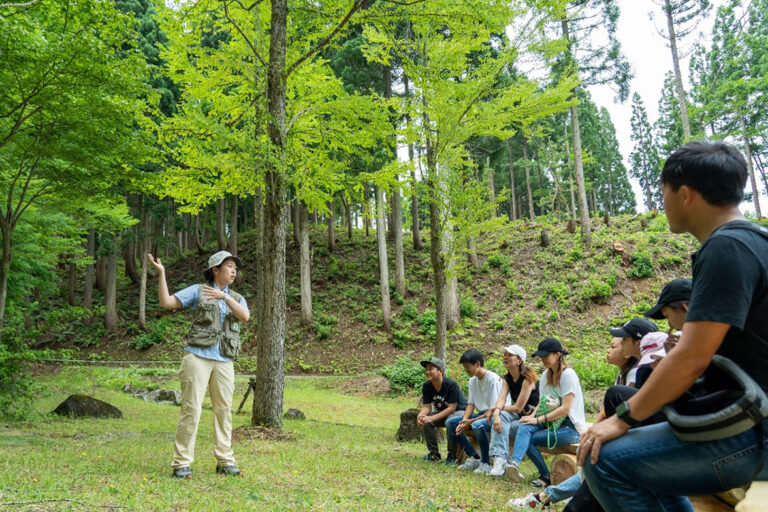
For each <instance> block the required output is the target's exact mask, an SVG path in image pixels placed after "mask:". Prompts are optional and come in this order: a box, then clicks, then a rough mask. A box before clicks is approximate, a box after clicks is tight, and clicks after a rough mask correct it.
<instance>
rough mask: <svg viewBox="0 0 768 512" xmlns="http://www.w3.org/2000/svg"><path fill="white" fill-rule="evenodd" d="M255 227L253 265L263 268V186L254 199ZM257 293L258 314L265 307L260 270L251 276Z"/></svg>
mask: <svg viewBox="0 0 768 512" xmlns="http://www.w3.org/2000/svg"><path fill="white" fill-rule="evenodd" d="M253 229H254V231H255V235H256V236H255V237H254V240H255V244H254V250H253V266H254V268H256V269H261V268H263V266H264V265H263V261H264V192H263V190H262V189H261V187H259V188H257V189H256V193H255V196H254V199H253ZM251 280H252V281H253V287H254V290H255V295H256V315H257V318H258V312H259V311H261V310H263V309H264V273H263V272H259V271H258V270H257V271H256V272H254V273H253V275H252V276H251Z"/></svg>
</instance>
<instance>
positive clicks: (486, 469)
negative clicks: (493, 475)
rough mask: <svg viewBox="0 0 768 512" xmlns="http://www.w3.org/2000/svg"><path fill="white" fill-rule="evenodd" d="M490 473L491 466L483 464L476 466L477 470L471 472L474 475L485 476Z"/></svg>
mask: <svg viewBox="0 0 768 512" xmlns="http://www.w3.org/2000/svg"><path fill="white" fill-rule="evenodd" d="M490 472H491V465H490V464H486V463H485V462H483V463H482V464H480V465H479V466H477V469H476V470H474V471H473V473H476V474H478V475H487V474H488V473H490Z"/></svg>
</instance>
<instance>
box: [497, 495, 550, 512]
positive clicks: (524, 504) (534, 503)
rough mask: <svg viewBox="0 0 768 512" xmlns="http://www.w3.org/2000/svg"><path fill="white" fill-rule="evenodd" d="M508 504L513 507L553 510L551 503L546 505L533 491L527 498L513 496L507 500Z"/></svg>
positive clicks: (547, 511)
mask: <svg viewBox="0 0 768 512" xmlns="http://www.w3.org/2000/svg"><path fill="white" fill-rule="evenodd" d="M507 505H509V506H510V507H512V508H519V509H531V510H543V511H545V512H549V511H550V510H551V509H550V507H549V504H546V505H545V504H543V503H542V502H540V501H539V498H538V497H537V496H536V494H535V493H531V494H529V495H528V496H526V497H525V498H512V499H511V500H509V501H508V502H507Z"/></svg>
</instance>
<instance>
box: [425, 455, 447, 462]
mask: <svg viewBox="0 0 768 512" xmlns="http://www.w3.org/2000/svg"><path fill="white" fill-rule="evenodd" d="M441 458H442V457H440V454H439V453H428V454H426V455H425V456H423V457H422V458H421V460H426V461H427V462H440V459H441Z"/></svg>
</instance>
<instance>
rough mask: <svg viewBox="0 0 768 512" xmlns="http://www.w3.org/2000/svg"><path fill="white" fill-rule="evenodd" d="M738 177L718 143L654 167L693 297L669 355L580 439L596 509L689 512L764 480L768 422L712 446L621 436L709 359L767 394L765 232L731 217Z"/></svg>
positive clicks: (741, 172)
mask: <svg viewBox="0 0 768 512" xmlns="http://www.w3.org/2000/svg"><path fill="white" fill-rule="evenodd" d="M746 178H747V164H746V161H745V160H744V158H743V157H742V156H741V154H740V153H739V152H738V151H737V150H735V149H734V148H732V147H730V146H728V145H726V144H723V143H719V142H714V143H704V142H690V143H688V144H686V145H684V146H683V147H681V148H680V149H678V150H677V151H675V152H674V153H673V154H672V155H671V156H670V157H669V159H667V161H666V163H665V164H664V169H663V170H662V174H661V181H662V192H663V195H664V210H665V211H666V213H667V219H668V221H669V228H670V230H671V231H672V232H673V233H691V234H693V235H694V236H695V237H696V238H697V239H698V240H699V242H700V243H701V244H702V245H701V248H700V249H699V250H698V252H697V253H696V254H695V255H694V258H693V264H692V271H693V272H692V273H693V293H692V296H691V302H690V306H689V309H688V314H687V316H686V319H685V323H684V325H683V334H682V335H681V337H680V340H679V341H678V342H677V344H676V346H675V349H674V350H672V351H671V352H669V353H668V354H667V356H666V357H665V358H664V359H662V360H661V362H660V363H659V365H658V366H657V367H656V369H655V370H654V371H653V373H652V374H651V375H650V377H649V378H648V380H647V382H646V383H645V384H644V385H643V387H642V388H641V389H640V390H639V391H638V392H637V393H636V394H635V395H634V396H633V397H631V398H630V399H628V400H627V401H625V402H623V403H622V404H621V405H620V406H619V407H618V408H617V413H616V415H614V416H611V417H609V418H607V419H606V420H604V421H601V422H599V423H596V424H595V425H594V426H592V427H591V428H590V429H589V430H588V431H587V432H585V433H584V434H583V436H582V438H581V444H580V450H579V463H580V464H583V465H584V474H585V476H586V480H587V483H588V484H589V488H590V490H591V491H592V493H593V494H594V495H595V497H596V498H597V499H598V500H599V501H600V503H601V504H602V506H603V508H605V509H606V510H610V511H614V510H619V511H643V512H645V511H652V510H675V511H683V512H691V511H693V508H692V507H691V503H690V501H689V500H688V498H686V496H688V495H699V494H712V493H715V492H721V491H725V490H727V489H731V488H733V487H737V486H740V485H743V484H745V483H748V482H750V481H752V480H754V479H757V480H764V479H766V478H768V465H763V464H762V460H763V453H762V452H763V450H762V449H761V446H762V445H763V443H764V442H765V441H766V439H765V437H766V433H768V419H765V418H763V419H762V420H758V423H757V424H756V425H755V426H754V427H753V428H750V429H749V430H745V431H743V432H741V433H738V434H735V435H732V436H730V437H725V438H721V439H716V440H712V441H695V442H694V441H682V440H680V439H679V438H678V437H677V436H676V435H675V433H674V432H673V431H672V429H671V427H670V425H669V423H668V422H664V423H658V424H655V425H649V426H641V427H639V428H634V429H632V430H630V428H631V427H633V426H635V425H637V424H638V422H639V421H642V420H644V419H645V418H647V417H649V416H650V415H652V414H653V413H655V412H657V411H658V410H659V409H661V408H662V406H664V405H665V404H668V403H671V402H673V401H675V400H676V399H678V398H679V397H680V396H681V395H683V394H684V393H685V391H686V390H688V389H689V388H690V387H691V385H692V384H693V383H694V381H695V380H696V379H697V378H698V377H699V376H700V375H701V374H702V373H703V372H705V370H706V369H707V367H708V366H709V365H710V362H711V361H712V357H713V356H714V354H716V353H717V354H720V355H721V356H723V357H727V358H728V359H730V360H731V361H733V362H734V363H736V364H737V365H738V366H739V367H741V368H742V369H743V370H744V371H745V372H746V373H747V374H748V375H749V376H750V377H751V378H752V379H753V380H754V381H755V382H756V383H757V384H758V386H760V387H761V388H762V389H763V390H768V341H766V340H768V321H767V320H768V316H767V315H766V314H765V312H766V311H767V310H768V230H766V229H765V228H762V227H760V226H758V225H756V224H753V223H750V222H747V221H746V220H744V218H743V216H742V215H741V213H740V212H739V210H738V207H739V203H740V202H741V200H742V199H743V196H744V186H745V184H746ZM717 389H720V388H718V387H717V386H715V387H713V388H712V390H717ZM758 436H760V437H762V439H759V437H758ZM758 440H759V442H758ZM638 460H642V461H643V463H642V464H638V463H637V461H638Z"/></svg>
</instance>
